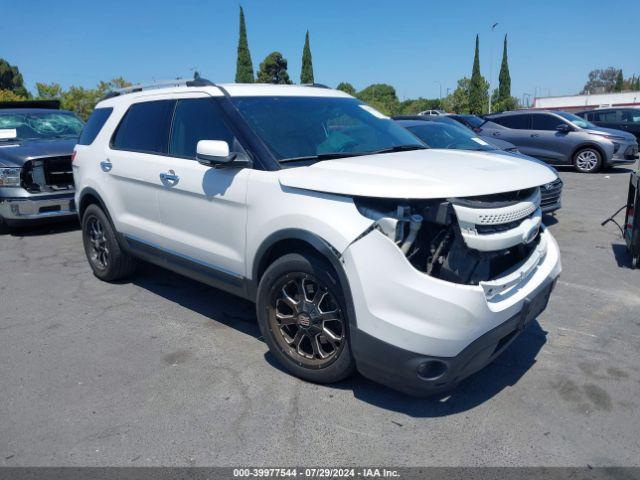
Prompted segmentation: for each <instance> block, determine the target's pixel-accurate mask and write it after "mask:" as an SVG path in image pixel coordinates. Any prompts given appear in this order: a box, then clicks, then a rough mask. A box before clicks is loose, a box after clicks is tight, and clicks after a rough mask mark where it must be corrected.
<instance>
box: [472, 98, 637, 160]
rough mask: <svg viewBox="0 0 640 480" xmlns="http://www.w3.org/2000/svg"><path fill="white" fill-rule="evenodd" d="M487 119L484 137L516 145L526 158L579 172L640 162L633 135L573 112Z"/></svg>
mask: <svg viewBox="0 0 640 480" xmlns="http://www.w3.org/2000/svg"><path fill="white" fill-rule="evenodd" d="M486 119H487V120H488V121H489V122H487V123H485V124H483V125H481V126H480V131H481V133H482V134H483V135H490V136H493V137H495V138H500V139H503V140H507V141H509V142H511V143H514V144H515V145H516V146H517V147H518V150H520V151H521V152H522V153H524V154H525V155H530V156H532V157H535V158H538V159H540V160H543V161H545V162H548V163H551V164H554V165H572V166H574V167H575V169H576V170H578V171H579V172H583V173H593V172H597V171H598V170H600V169H601V168H607V167H609V166H612V165H620V164H634V163H635V162H636V160H637V159H638V142H637V141H636V138H635V137H634V136H633V135H632V134H630V133H627V132H623V131H620V130H611V129H608V128H603V127H598V126H597V125H594V124H593V123H590V122H588V121H587V120H585V119H584V118H581V117H578V116H577V115H574V114H572V113H568V112H562V111H547V110H517V111H512V112H503V113H499V114H496V115H489V116H487V117H486ZM494 124H499V125H501V126H502V127H507V128H502V127H500V128H495V127H493V125H494Z"/></svg>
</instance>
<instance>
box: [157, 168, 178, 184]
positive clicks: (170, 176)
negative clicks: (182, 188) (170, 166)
mask: <svg viewBox="0 0 640 480" xmlns="http://www.w3.org/2000/svg"><path fill="white" fill-rule="evenodd" d="M160 180H161V181H162V183H168V184H171V185H175V184H176V183H178V180H180V177H179V176H178V175H176V172H174V171H173V170H169V171H168V172H162V173H161V174H160Z"/></svg>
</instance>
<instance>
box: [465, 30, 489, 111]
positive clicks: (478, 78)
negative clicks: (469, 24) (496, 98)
mask: <svg viewBox="0 0 640 480" xmlns="http://www.w3.org/2000/svg"><path fill="white" fill-rule="evenodd" d="M488 85H489V84H488V82H487V81H486V80H485V79H484V77H483V76H482V74H481V73H480V39H479V37H478V35H476V51H475V54H474V57H473V70H472V71H471V81H470V83H469V112H470V113H472V114H474V115H481V114H482V113H483V112H484V110H485V106H484V105H485V102H487V103H488V98H489V87H488Z"/></svg>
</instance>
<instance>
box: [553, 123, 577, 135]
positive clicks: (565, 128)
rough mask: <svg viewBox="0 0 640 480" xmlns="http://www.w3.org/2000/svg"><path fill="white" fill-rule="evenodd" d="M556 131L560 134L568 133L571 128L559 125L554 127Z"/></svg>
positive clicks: (563, 124)
mask: <svg viewBox="0 0 640 480" xmlns="http://www.w3.org/2000/svg"><path fill="white" fill-rule="evenodd" d="M556 130H557V131H559V132H560V133H569V132H572V131H573V128H571V127H570V126H569V125H567V124H566V123H561V124H560V125H558V126H557V127H556Z"/></svg>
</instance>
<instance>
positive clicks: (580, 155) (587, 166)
mask: <svg viewBox="0 0 640 480" xmlns="http://www.w3.org/2000/svg"><path fill="white" fill-rule="evenodd" d="M573 164H574V166H575V167H576V170H577V171H579V172H581V173H595V172H597V171H598V170H600V168H601V167H602V155H601V154H600V152H599V151H598V150H596V149H595V148H582V149H580V150H578V151H577V152H576V153H575V155H574V156H573Z"/></svg>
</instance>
